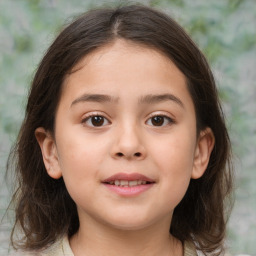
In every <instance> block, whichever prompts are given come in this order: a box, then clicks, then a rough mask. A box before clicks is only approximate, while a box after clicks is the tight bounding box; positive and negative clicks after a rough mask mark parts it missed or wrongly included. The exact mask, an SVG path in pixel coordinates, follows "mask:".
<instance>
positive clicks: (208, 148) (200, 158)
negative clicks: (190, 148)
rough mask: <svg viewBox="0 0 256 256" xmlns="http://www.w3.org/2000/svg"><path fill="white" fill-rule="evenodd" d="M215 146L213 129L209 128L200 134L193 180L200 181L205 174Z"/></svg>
mask: <svg viewBox="0 0 256 256" xmlns="http://www.w3.org/2000/svg"><path fill="white" fill-rule="evenodd" d="M214 144H215V138H214V134H213V132H212V130H211V128H209V127H207V128H206V129H205V130H203V131H201V132H200V135H199V137H198V141H197V146H196V150H195V156H194V168H193V171H192V175H191V178H192V179H198V178H200V177H201V176H202V175H203V174H204V172H205V170H206V168H207V166H208V163H209V160H210V156H211V153H212V150H213V147H214Z"/></svg>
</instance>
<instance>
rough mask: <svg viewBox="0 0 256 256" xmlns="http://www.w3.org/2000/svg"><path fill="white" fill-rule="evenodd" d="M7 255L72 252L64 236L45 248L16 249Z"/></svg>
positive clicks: (56, 255)
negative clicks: (35, 249) (28, 250)
mask: <svg viewBox="0 0 256 256" xmlns="http://www.w3.org/2000/svg"><path fill="white" fill-rule="evenodd" d="M9 256H74V254H73V253H72V250H71V248H70V246H69V241H68V238H67V237H64V238H62V239H60V240H58V241H56V242H55V243H54V244H52V245H51V246H50V247H48V248H47V249H45V250H40V251H31V252H25V251H16V252H14V253H11V254H9Z"/></svg>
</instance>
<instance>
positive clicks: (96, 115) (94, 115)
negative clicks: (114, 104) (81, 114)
mask: <svg viewBox="0 0 256 256" xmlns="http://www.w3.org/2000/svg"><path fill="white" fill-rule="evenodd" d="M93 117H95V118H96V117H97V118H102V119H101V120H103V124H101V123H100V124H101V125H93V124H92V118H93ZM88 121H90V123H91V124H88V123H87V122H88ZM98 121H99V120H98ZM106 121H107V122H108V124H111V122H110V121H109V120H108V119H107V118H106V117H104V116H103V115H101V114H94V113H91V114H89V115H87V116H86V117H85V118H84V119H83V120H82V121H81V123H82V124H84V125H87V126H90V127H102V126H105V125H106V124H105V122H106Z"/></svg>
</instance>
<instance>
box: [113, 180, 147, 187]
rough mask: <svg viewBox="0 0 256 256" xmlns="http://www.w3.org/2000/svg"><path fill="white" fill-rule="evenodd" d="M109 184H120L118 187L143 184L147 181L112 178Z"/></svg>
mask: <svg viewBox="0 0 256 256" xmlns="http://www.w3.org/2000/svg"><path fill="white" fill-rule="evenodd" d="M109 184H110V185H115V186H120V187H126V188H127V187H134V186H138V185H145V184H147V182H146V181H145V180H130V181H128V180H113V181H110V182H109Z"/></svg>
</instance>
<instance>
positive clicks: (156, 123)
mask: <svg viewBox="0 0 256 256" xmlns="http://www.w3.org/2000/svg"><path fill="white" fill-rule="evenodd" d="M151 122H152V125H154V126H162V125H163V123H164V117H163V116H154V117H152V120H151Z"/></svg>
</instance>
